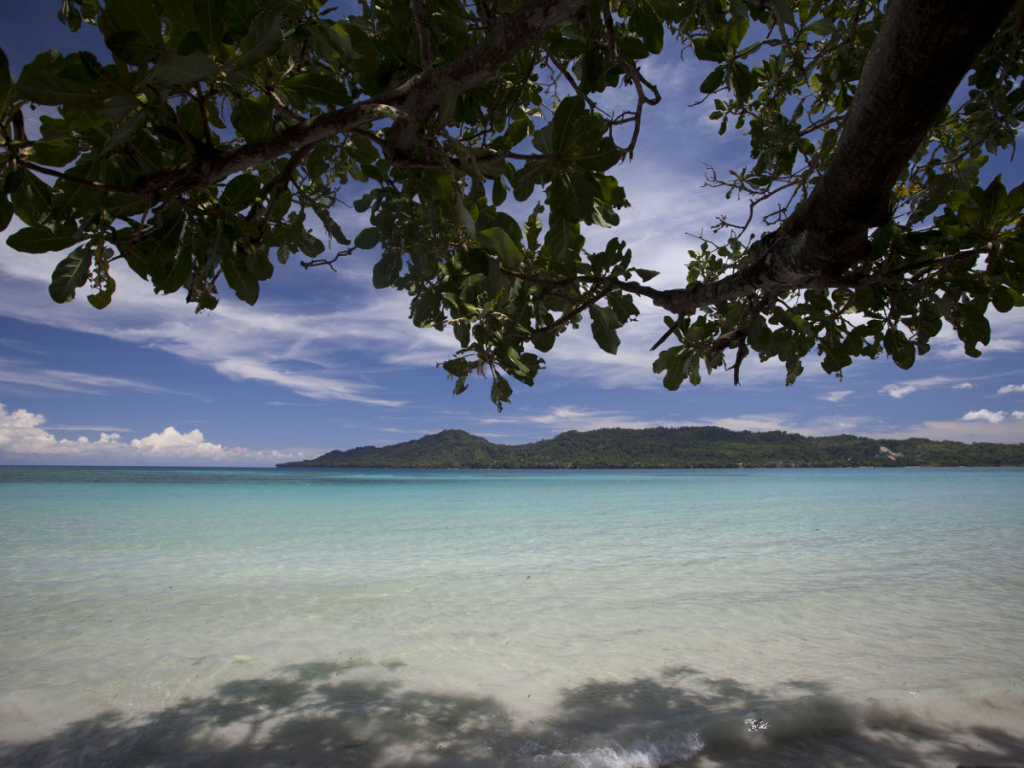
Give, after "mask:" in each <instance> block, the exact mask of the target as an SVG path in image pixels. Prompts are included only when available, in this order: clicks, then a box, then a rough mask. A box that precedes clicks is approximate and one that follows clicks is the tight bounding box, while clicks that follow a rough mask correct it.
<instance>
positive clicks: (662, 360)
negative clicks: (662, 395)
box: [654, 347, 690, 392]
mask: <svg viewBox="0 0 1024 768" xmlns="http://www.w3.org/2000/svg"><path fill="white" fill-rule="evenodd" d="M689 357H690V355H689V353H687V352H686V351H685V350H684V348H683V347H672V348H671V349H665V350H662V351H661V353H660V354H659V355H658V359H657V360H655V361H654V372H655V373H662V372H664V373H665V379H664V381H663V384H664V386H665V389H667V390H669V391H670V392H675V391H676V390H677V389H679V386H680V385H681V384H682V383H683V381H684V380H685V379H686V364H687V361H688V360H689Z"/></svg>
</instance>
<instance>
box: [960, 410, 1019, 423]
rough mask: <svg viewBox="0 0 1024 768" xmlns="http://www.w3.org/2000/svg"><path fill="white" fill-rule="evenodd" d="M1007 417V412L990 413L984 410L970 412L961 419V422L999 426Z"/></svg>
mask: <svg viewBox="0 0 1024 768" xmlns="http://www.w3.org/2000/svg"><path fill="white" fill-rule="evenodd" d="M1006 416H1007V414H1006V411H990V410H989V409H988V408H982V409H980V410H977V411H969V412H967V413H965V414H964V415H963V416H961V417H960V419H961V421H987V422H988V423H989V424H999V423H1000V422H1001V421H1003V420H1004V419H1005V418H1006Z"/></svg>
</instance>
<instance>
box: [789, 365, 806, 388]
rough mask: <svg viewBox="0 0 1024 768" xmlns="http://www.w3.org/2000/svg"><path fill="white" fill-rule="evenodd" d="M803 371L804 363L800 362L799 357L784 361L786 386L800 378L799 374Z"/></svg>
mask: <svg viewBox="0 0 1024 768" xmlns="http://www.w3.org/2000/svg"><path fill="white" fill-rule="evenodd" d="M803 372H804V364H803V363H802V362H800V358H793V359H792V360H787V361H786V386H787V387H790V386H792V385H793V384H795V383H796V380H797V379H798V378H800V374H801V373H803Z"/></svg>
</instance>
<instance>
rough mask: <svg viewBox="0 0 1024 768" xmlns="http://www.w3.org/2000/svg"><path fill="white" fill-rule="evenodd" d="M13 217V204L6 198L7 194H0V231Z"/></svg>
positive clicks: (5, 227)
mask: <svg viewBox="0 0 1024 768" xmlns="http://www.w3.org/2000/svg"><path fill="white" fill-rule="evenodd" d="M13 217H14V206H13V205H11V201H10V200H8V199H7V195H4V194H0V232H2V231H3V230H5V229H7V225H8V224H10V223H11V219H12V218H13Z"/></svg>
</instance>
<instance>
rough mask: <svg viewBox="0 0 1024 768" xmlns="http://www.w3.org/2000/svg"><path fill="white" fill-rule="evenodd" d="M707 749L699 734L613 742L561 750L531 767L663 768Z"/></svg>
mask: <svg viewBox="0 0 1024 768" xmlns="http://www.w3.org/2000/svg"><path fill="white" fill-rule="evenodd" d="M703 747H704V742H703V741H702V740H701V738H700V736H698V735H697V734H692V733H691V734H684V735H682V736H664V737H661V738H655V739H646V740H642V741H637V742H634V743H632V744H630V746H629V747H623V746H621V745H620V744H618V743H616V742H614V741H612V742H611V743H609V744H607V745H605V746H600V747H591V748H590V749H586V750H582V751H580V752H561V751H558V750H555V751H552V752H549V753H547V754H543V755H536V756H535V757H534V758H533V760H532V764H533V765H535V766H540V767H541V768H661V767H662V766H668V765H673V764H675V763H680V762H684V761H686V760H690V759H691V758H693V756H694V755H696V754H697V753H698V752H700V750H701V749H703Z"/></svg>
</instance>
